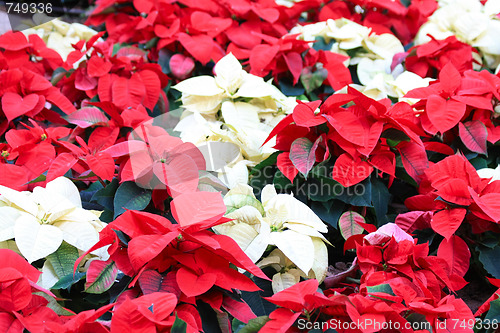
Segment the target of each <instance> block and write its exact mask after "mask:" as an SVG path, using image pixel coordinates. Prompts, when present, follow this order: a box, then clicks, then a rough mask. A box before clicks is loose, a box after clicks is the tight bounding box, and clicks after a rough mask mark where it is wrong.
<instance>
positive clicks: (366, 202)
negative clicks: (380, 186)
mask: <svg viewBox="0 0 500 333" xmlns="http://www.w3.org/2000/svg"><path fill="white" fill-rule="evenodd" d="M336 199H339V200H342V201H343V202H345V203H347V204H350V205H353V206H362V207H372V203H371V202H372V183H371V182H370V177H369V178H367V179H365V180H363V181H362V182H360V183H357V184H356V185H353V186H350V187H345V188H344V190H343V191H342V193H341V194H340V195H339V196H338V197H337V198H336Z"/></svg>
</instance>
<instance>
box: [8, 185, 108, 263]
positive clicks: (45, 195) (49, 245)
mask: <svg viewBox="0 0 500 333" xmlns="http://www.w3.org/2000/svg"><path fill="white" fill-rule="evenodd" d="M105 226H106V224H105V223H104V222H101V221H100V220H99V218H98V216H97V215H96V214H94V213H93V212H92V211H89V210H85V209H83V208H82V202H81V199H80V193H79V192H78V189H77V187H76V186H75V184H73V182H72V181H71V180H69V179H67V178H64V177H59V178H57V179H55V180H53V181H51V182H48V183H47V185H46V187H40V186H38V187H35V188H34V189H33V192H18V191H16V190H13V189H10V188H8V187H5V186H0V247H2V248H5V247H9V248H12V247H14V246H13V245H14V244H12V242H11V241H10V240H12V239H13V240H14V241H15V246H16V247H17V249H18V251H19V252H20V253H21V255H23V256H24V257H25V258H26V259H27V260H28V262H30V263H32V262H34V261H36V260H38V259H42V258H45V257H46V256H48V255H49V254H52V253H54V252H55V251H56V250H57V249H58V248H59V246H61V244H62V242H63V241H65V242H66V243H68V244H70V245H72V246H74V247H75V248H77V249H78V250H80V251H82V252H85V251H87V250H88V249H90V248H91V247H92V246H93V245H94V244H95V243H96V242H97V241H98V240H99V232H100V231H101V230H102V229H103V228H104V227H105ZM9 243H10V244H9Z"/></svg>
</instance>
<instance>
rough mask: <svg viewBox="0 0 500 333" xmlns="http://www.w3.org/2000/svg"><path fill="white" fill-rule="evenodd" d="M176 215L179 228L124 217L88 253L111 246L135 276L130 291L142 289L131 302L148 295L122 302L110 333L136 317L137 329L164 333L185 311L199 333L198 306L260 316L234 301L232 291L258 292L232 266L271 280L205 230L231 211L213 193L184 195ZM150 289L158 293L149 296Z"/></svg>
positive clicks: (141, 216) (149, 217) (142, 216)
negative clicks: (152, 306) (174, 313)
mask: <svg viewBox="0 0 500 333" xmlns="http://www.w3.org/2000/svg"><path fill="white" fill-rule="evenodd" d="M171 211H172V215H173V216H174V218H175V219H176V220H177V222H178V224H173V223H171V222H170V221H169V220H167V219H166V218H164V217H161V216H159V215H154V214H150V213H143V212H136V211H127V212H125V213H124V214H122V215H120V216H119V217H118V218H117V219H116V220H114V221H113V222H111V223H110V224H109V225H108V226H107V227H106V228H105V229H104V230H103V231H102V232H101V233H100V241H99V242H98V243H97V244H96V245H95V246H94V247H93V248H92V249H90V250H89V251H93V250H95V249H97V248H100V247H102V246H105V245H111V246H110V247H109V249H108V252H109V254H110V257H111V260H113V261H114V262H115V263H116V265H117V267H118V269H119V270H121V271H122V272H124V273H125V274H126V275H129V276H132V277H134V280H133V282H132V284H131V285H132V286H133V285H134V284H135V283H136V282H137V281H138V282H139V288H140V289H139V293H137V292H136V291H134V289H131V290H130V291H129V292H128V293H127V294H126V295H130V296H131V297H133V298H135V297H137V296H138V294H139V295H140V294H144V295H145V296H141V297H139V298H136V299H133V300H130V299H129V300H127V298H123V297H128V296H125V294H124V296H123V297H122V298H121V300H120V299H119V300H118V304H117V310H116V313H117V314H118V319H117V320H116V322H115V323H112V331H113V330H114V329H123V328H124V326H123V325H125V324H126V323H127V325H128V322H127V321H126V320H125V318H128V317H129V316H130V315H131V313H135V314H134V318H137V319H136V321H135V322H136V323H135V324H134V325H144V327H153V328H155V327H156V328H157V329H159V330H160V331H163V330H164V329H166V327H170V326H171V325H172V323H173V319H175V316H174V317H172V316H171V313H172V311H173V309H174V308H175V309H176V311H177V310H179V312H178V314H179V316H181V315H180V313H181V312H182V311H186V313H185V316H188V314H189V316H191V318H192V319H191V320H188V322H189V323H190V324H189V325H190V327H191V328H190V331H197V330H199V329H200V326H199V323H200V319H199V316H198V315H197V314H196V311H192V309H194V306H196V300H201V301H203V302H205V303H207V304H209V305H210V306H211V307H212V308H214V310H215V311H220V310H221V308H224V309H226V310H227V311H228V312H229V313H231V314H232V315H233V316H235V317H236V318H238V319H239V320H241V321H244V322H247V321H248V320H249V319H251V318H253V317H255V315H254V314H253V312H252V311H251V310H250V308H249V307H248V305H247V304H246V303H244V302H240V301H236V300H234V299H233V298H234V297H235V295H233V293H232V292H231V290H232V289H239V290H246V291H255V290H258V289H259V288H258V287H257V286H256V285H255V284H254V283H253V281H252V280H251V279H250V278H248V277H246V276H245V275H243V274H241V273H239V272H238V271H237V270H235V269H234V268H232V267H231V266H230V264H233V265H236V266H238V267H240V268H243V269H245V270H247V271H249V272H251V273H252V274H254V275H256V276H258V277H261V278H264V279H267V277H266V276H265V275H264V274H263V273H262V272H261V271H260V269H259V268H257V266H255V264H254V263H253V262H252V261H251V260H250V259H249V258H248V257H247V256H246V255H245V253H244V252H243V251H242V250H241V249H240V248H239V246H238V245H237V244H236V242H234V240H232V239H231V238H229V237H227V236H224V235H215V234H214V233H213V232H211V231H209V230H207V229H208V228H210V227H211V226H214V225H217V224H220V223H223V222H226V221H227V219H225V218H223V217H222V216H223V215H224V214H225V211H226V207H225V205H224V202H223V200H222V196H221V195H220V194H219V193H214V192H192V193H183V194H181V195H179V196H177V197H175V199H174V200H173V201H172V203H171ZM82 258H83V257H82ZM78 262H79V261H77V263H76V264H75V265H77V264H78ZM163 281H168V283H166V284H165V283H164V282H163ZM153 290H154V291H158V292H153V293H152V291H153ZM132 295H134V296H132ZM162 297H163V298H162ZM159 298H162V302H161V303H159V304H160V308H159V310H158V312H154V311H153V313H149V312H144V311H146V309H148V307H149V305H150V304H152V303H153V302H155V300H156V299H159ZM147 304H149V305H148V306H145V305H147ZM155 304H156V303H155ZM155 306H156V305H155ZM141 309H143V310H141ZM190 309H191V310H190ZM193 315H194V317H193ZM169 316H170V317H169ZM189 316H188V317H189ZM183 318H184V317H183ZM153 328H151V329H153Z"/></svg>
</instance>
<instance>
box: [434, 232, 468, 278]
mask: <svg viewBox="0 0 500 333" xmlns="http://www.w3.org/2000/svg"><path fill="white" fill-rule="evenodd" d="M437 255H438V257H441V258H443V259H445V260H446V261H447V262H448V265H449V266H450V269H451V274H456V275H459V276H461V277H463V276H464V275H465V273H467V271H468V270H469V262H470V251H469V247H468V246H467V243H465V241H464V240H463V239H462V238H460V237H459V236H457V235H453V236H451V238H450V239H449V240H446V239H443V241H442V242H441V244H439V248H438V250H437Z"/></svg>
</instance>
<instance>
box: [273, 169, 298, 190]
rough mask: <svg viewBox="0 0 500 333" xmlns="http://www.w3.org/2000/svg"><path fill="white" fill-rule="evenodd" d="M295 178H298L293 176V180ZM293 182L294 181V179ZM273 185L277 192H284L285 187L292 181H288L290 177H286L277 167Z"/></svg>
mask: <svg viewBox="0 0 500 333" xmlns="http://www.w3.org/2000/svg"><path fill="white" fill-rule="evenodd" d="M297 179H299V177H296V178H295V180H297ZM294 183H296V182H295V181H294ZM273 185H274V188H276V191H277V192H286V191H287V189H289V188H291V187H292V186H293V184H292V182H290V179H288V178H286V176H285V175H284V174H283V172H281V171H280V170H279V169H278V170H276V173H275V174H274V178H273Z"/></svg>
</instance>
